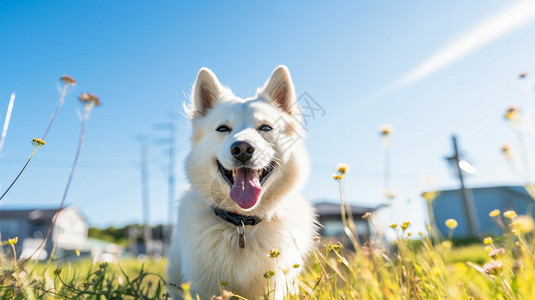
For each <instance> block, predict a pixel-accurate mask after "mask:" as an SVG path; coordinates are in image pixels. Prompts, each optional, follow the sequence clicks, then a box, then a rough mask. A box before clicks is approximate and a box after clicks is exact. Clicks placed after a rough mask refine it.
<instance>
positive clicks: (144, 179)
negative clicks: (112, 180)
mask: <svg viewBox="0 0 535 300" xmlns="http://www.w3.org/2000/svg"><path fill="white" fill-rule="evenodd" d="M138 139H139V142H140V146H141V148H140V150H141V152H140V154H141V159H140V162H141V164H140V170H141V201H142V208H143V237H144V238H143V239H144V241H145V254H146V255H147V256H148V255H152V230H151V228H150V225H149V216H150V207H149V172H148V168H147V161H148V149H147V139H146V137H144V136H140V137H138Z"/></svg>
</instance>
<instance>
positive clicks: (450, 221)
mask: <svg viewBox="0 0 535 300" xmlns="http://www.w3.org/2000/svg"><path fill="white" fill-rule="evenodd" d="M445 223H446V226H447V227H448V228H449V229H455V228H457V226H458V225H459V224H458V223H457V221H456V220H455V219H447V220H446V222H445Z"/></svg>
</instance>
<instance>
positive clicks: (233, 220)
mask: <svg viewBox="0 0 535 300" xmlns="http://www.w3.org/2000/svg"><path fill="white" fill-rule="evenodd" d="M212 209H213V210H214V213H215V214H216V215H217V216H218V217H220V218H221V219H223V220H225V221H227V222H229V223H230V224H233V225H234V226H240V225H241V223H242V222H243V225H251V226H254V225H257V224H258V223H260V222H262V219H261V218H259V217H256V216H244V215H240V214H237V213H233V212H230V211H227V210H224V209H221V208H217V207H213V206H212Z"/></svg>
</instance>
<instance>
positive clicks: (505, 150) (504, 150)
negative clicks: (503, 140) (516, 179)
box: [502, 144, 513, 159]
mask: <svg viewBox="0 0 535 300" xmlns="http://www.w3.org/2000/svg"><path fill="white" fill-rule="evenodd" d="M502 153H503V155H505V157H506V158H507V159H513V150H511V147H510V146H509V145H507V144H503V145H502Z"/></svg>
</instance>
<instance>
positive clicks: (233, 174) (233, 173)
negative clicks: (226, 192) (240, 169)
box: [232, 170, 236, 178]
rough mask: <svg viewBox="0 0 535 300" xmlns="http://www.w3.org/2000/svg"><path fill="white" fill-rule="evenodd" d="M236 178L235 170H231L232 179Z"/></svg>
mask: <svg viewBox="0 0 535 300" xmlns="http://www.w3.org/2000/svg"><path fill="white" fill-rule="evenodd" d="M234 177H236V170H232V178H234Z"/></svg>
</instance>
